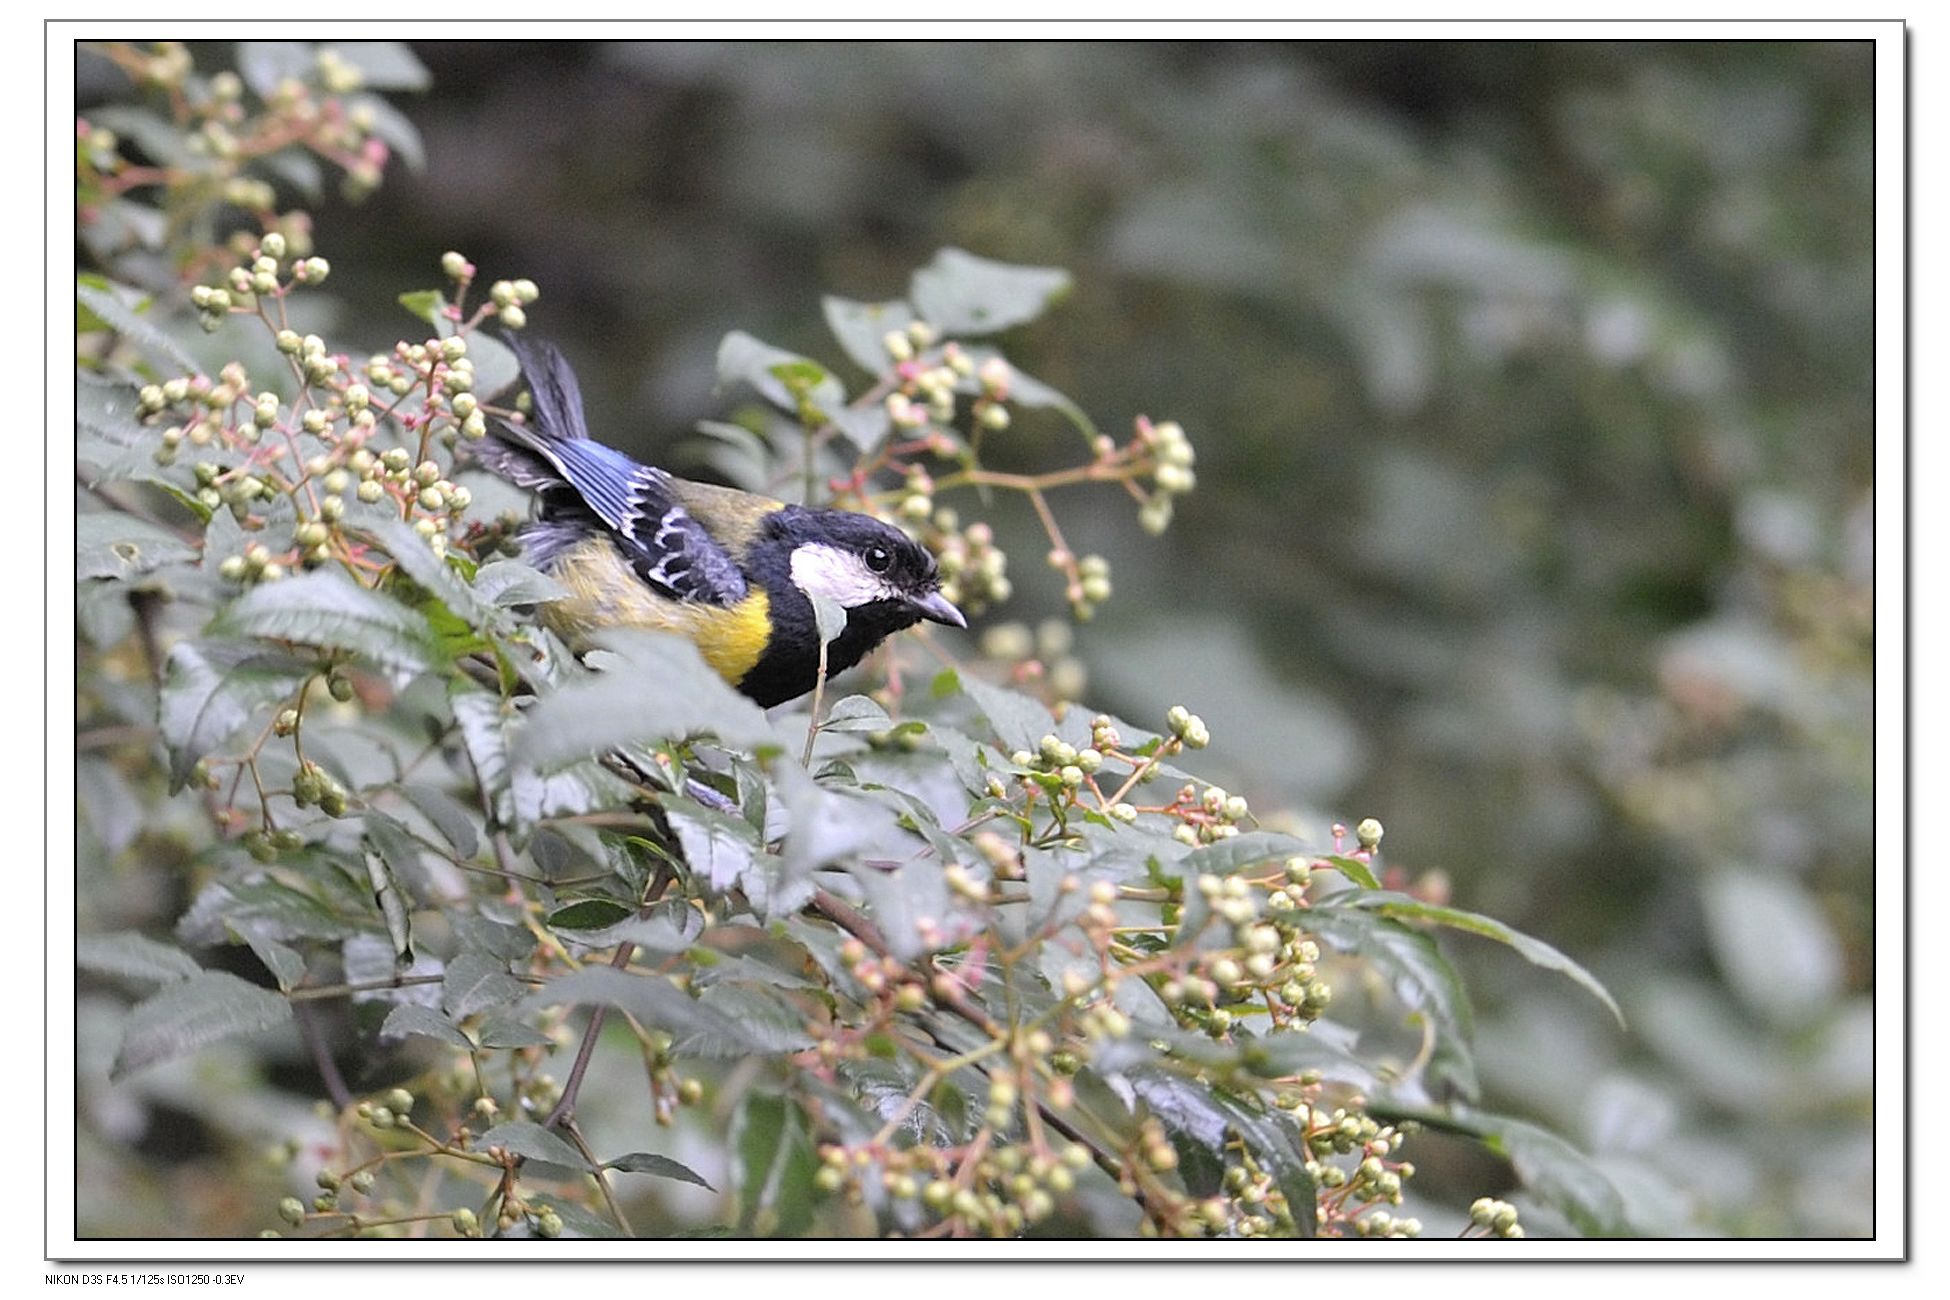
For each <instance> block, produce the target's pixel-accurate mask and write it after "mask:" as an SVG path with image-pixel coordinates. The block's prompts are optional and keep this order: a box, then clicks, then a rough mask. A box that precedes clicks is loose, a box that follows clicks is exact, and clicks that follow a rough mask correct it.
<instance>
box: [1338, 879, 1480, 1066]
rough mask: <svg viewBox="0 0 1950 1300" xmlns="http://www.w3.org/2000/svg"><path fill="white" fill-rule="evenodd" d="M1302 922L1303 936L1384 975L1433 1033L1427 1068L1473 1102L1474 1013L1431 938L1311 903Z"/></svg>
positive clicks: (1363, 914)
mask: <svg viewBox="0 0 1950 1300" xmlns="http://www.w3.org/2000/svg"><path fill="white" fill-rule="evenodd" d="M1305 923H1306V928H1307V932H1308V933H1309V934H1312V935H1314V936H1315V937H1316V938H1319V939H1322V940H1324V941H1325V942H1327V943H1328V944H1330V945H1331V946H1333V947H1334V948H1337V949H1339V950H1340V951H1342V952H1345V953H1350V954H1352V955H1354V956H1356V957H1359V958H1361V959H1362V960H1363V961H1366V962H1368V963H1370V964H1372V965H1373V966H1374V968H1375V969H1376V970H1377V971H1378V972H1380V973H1381V974H1382V975H1384V976H1386V977H1387V978H1388V980H1389V982H1390V984H1391V985H1392V987H1393V988H1394V990H1395V996H1396V997H1397V998H1399V999H1401V1002H1402V1005H1404V1006H1406V1007H1408V1008H1409V1009H1410V1010H1413V1011H1415V1012H1417V1013H1419V1014H1420V1015H1422V1016H1423V1017H1424V1018H1425V1019H1426V1020H1427V1021H1428V1024H1429V1028H1430V1030H1431V1032H1433V1033H1434V1035H1435V1039H1434V1044H1435V1046H1434V1050H1433V1051H1432V1052H1431V1054H1430V1056H1429V1070H1430V1072H1431V1073H1432V1074H1434V1075H1435V1076H1436V1077H1438V1078H1441V1079H1445V1080H1447V1081H1448V1082H1450V1083H1451V1084H1453V1085H1454V1086H1455V1087H1456V1088H1457V1089H1458V1090H1459V1091H1460V1092H1461V1093H1462V1094H1463V1096H1465V1097H1468V1098H1470V1099H1471V1100H1474V1099H1475V1097H1476V1093H1477V1081H1476V1064H1475V1061H1474V1059H1473V1058H1472V1056H1471V1054H1470V1049H1469V1045H1470V1040H1471V1038H1472V1037H1473V1035H1474V1034H1475V1017H1474V1014H1473V1013H1472V1012H1471V1010H1470V1006H1469V996H1468V994H1467V992H1466V991H1465V990H1464V988H1463V984H1462V980H1461V979H1460V978H1459V977H1458V976H1457V975H1456V971H1455V968H1454V967H1452V966H1451V965H1450V964H1449V962H1448V959H1446V958H1445V957H1443V955H1442V950H1441V949H1440V948H1439V947H1437V946H1436V942H1435V940H1434V939H1433V938H1431V937H1430V936H1428V935H1426V934H1424V933H1422V932H1421V931H1420V930H1413V929H1410V928H1409V927H1408V926H1406V925H1403V924H1402V923H1401V922H1399V921H1395V920H1391V919H1390V918H1388V917H1385V916H1375V915H1372V914H1370V913H1367V912H1364V911H1361V910H1359V909H1356V908H1343V907H1317V908H1314V909H1313V910H1312V911H1310V912H1308V913H1307V915H1306V918H1305Z"/></svg>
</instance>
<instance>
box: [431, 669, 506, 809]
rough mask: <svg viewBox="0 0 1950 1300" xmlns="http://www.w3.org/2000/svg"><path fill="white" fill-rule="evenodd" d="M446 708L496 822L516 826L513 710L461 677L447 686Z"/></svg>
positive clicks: (496, 697)
mask: <svg viewBox="0 0 1950 1300" xmlns="http://www.w3.org/2000/svg"><path fill="white" fill-rule="evenodd" d="M447 705H448V707H449V708H451V709H452V710H453V711H454V722H455V723H456V725H458V726H459V727H460V742H461V748H463V749H465V750H466V751H467V758H468V762H469V763H470V764H471V765H472V767H473V769H474V774H475V777H476V779H477V780H478V781H479V782H480V786H481V790H482V792H483V793H484V794H485V795H486V796H487V800H488V803H489V805H490V806H491V807H492V808H493V809H494V820H495V821H496V822H498V823H500V824H501V825H502V826H504V827H505V826H512V825H514V822H515V809H514V787H513V780H512V775H513V769H512V767H511V765H510V762H509V758H508V725H509V723H510V721H511V720H512V719H513V709H512V707H511V706H510V705H508V704H507V703H506V702H505V701H503V700H502V698H501V697H500V696H498V695H494V694H491V693H489V692H487V691H484V690H482V689H481V688H480V687H478V686H476V685H474V683H473V682H471V681H468V680H466V679H465V678H462V677H460V676H459V675H456V676H455V677H454V678H453V680H451V681H449V682H448V683H447Z"/></svg>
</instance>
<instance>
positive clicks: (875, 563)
mask: <svg viewBox="0 0 1950 1300" xmlns="http://www.w3.org/2000/svg"><path fill="white" fill-rule="evenodd" d="M861 558H863V559H865V560H866V562H867V567H868V568H869V569H872V570H873V571H874V572H875V573H885V572H887V568H888V566H889V565H891V564H893V562H894V557H893V554H892V552H890V551H888V549H887V548H886V547H884V546H869V547H868V548H867V552H866V554H865V555H864V556H862V557H861Z"/></svg>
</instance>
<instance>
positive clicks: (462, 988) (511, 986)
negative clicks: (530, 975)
mask: <svg viewBox="0 0 1950 1300" xmlns="http://www.w3.org/2000/svg"><path fill="white" fill-rule="evenodd" d="M526 992H528V986H527V985H526V984H523V983H522V982H521V981H520V980H518V979H516V978H515V977H514V976H512V975H510V974H508V970H507V964H506V963H505V962H503V961H502V960H501V959H500V958H498V957H490V956H488V955H487V954H486V953H479V952H463V953H458V954H456V955H455V957H454V959H453V960H452V961H450V962H448V963H447V973H446V976H445V978H444V979H443V980H442V981H441V985H440V1004H441V1006H442V1007H444V1008H445V1009H446V1012H447V1014H448V1015H450V1016H452V1017H453V1018H454V1019H455V1020H465V1019H466V1018H467V1017H468V1016H471V1015H473V1014H474V1013H476V1012H478V1011H485V1010H487V1009H488V1008H489V1007H499V1006H506V1005H507V1004H508V1003H510V1002H513V1001H514V1000H515V999H517V998H519V997H521V996H522V995H523V994H524V993H526Z"/></svg>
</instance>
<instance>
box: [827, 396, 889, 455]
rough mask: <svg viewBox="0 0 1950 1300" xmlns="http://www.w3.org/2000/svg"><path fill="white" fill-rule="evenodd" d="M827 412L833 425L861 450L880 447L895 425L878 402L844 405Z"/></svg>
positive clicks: (885, 409)
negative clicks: (862, 404)
mask: <svg viewBox="0 0 1950 1300" xmlns="http://www.w3.org/2000/svg"><path fill="white" fill-rule="evenodd" d="M827 414H828V415H830V416H831V417H832V420H833V427H834V428H836V429H838V430H839V431H840V433H841V434H842V435H843V436H844V437H845V438H846V440H847V441H848V442H850V443H852V444H853V445H854V447H855V448H856V449H858V450H860V451H872V450H873V449H874V448H875V447H878V446H879V445H880V443H881V440H882V439H884V438H885V437H886V436H887V434H888V431H889V430H891V429H892V428H893V427H894V419H893V417H892V416H890V415H888V414H887V408H886V407H884V406H882V405H881V404H880V403H878V402H875V403H874V404H873V405H872V406H842V407H841V408H840V409H839V410H837V411H828V412H827Z"/></svg>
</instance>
